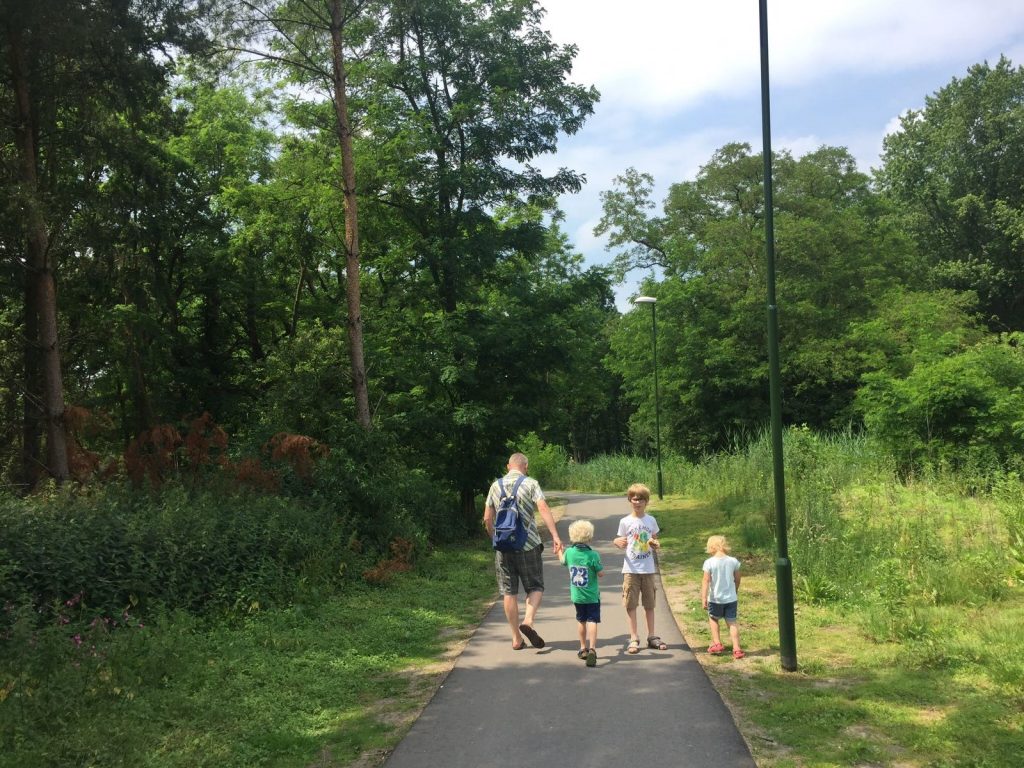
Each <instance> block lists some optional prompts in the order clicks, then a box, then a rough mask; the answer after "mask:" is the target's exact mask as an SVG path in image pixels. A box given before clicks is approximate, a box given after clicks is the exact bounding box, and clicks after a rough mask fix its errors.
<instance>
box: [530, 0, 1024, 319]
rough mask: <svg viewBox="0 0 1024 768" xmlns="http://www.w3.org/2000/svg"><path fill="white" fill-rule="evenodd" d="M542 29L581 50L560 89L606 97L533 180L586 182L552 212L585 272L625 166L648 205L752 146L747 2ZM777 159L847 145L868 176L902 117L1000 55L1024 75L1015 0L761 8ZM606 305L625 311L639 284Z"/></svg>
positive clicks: (753, 82)
mask: <svg viewBox="0 0 1024 768" xmlns="http://www.w3.org/2000/svg"><path fill="white" fill-rule="evenodd" d="M540 5H541V6H542V7H544V8H545V9H546V11H547V13H546V15H545V17H544V20H543V22H542V24H543V26H544V28H545V29H547V30H548V31H549V32H550V33H551V35H552V38H553V39H554V40H555V41H556V42H558V43H561V44H567V43H572V44H575V45H576V46H578V48H579V53H578V56H577V58H576V61H575V64H574V67H573V72H572V76H571V79H572V81H573V82H576V83H580V84H584V85H594V86H596V87H597V89H598V90H599V91H600V93H601V101H600V102H599V103H598V105H597V107H596V110H595V113H594V115H593V116H592V117H591V118H590V119H589V121H588V122H587V123H586V125H585V126H584V127H583V129H582V130H580V131H579V132H578V133H576V134H575V135H573V136H568V137H563V138H562V140H561V141H560V142H559V149H558V152H557V154H556V155H552V156H549V157H545V158H543V159H541V161H540V162H538V165H539V167H541V168H542V169H543V170H548V171H550V170H553V169H555V168H557V167H567V168H572V169H573V170H576V171H579V172H582V173H583V174H585V175H586V178H587V184H586V185H585V186H584V188H583V191H582V192H580V193H578V194H575V195H565V196H563V197H562V198H560V200H559V205H560V207H561V208H562V210H563V211H564V212H565V214H566V219H565V222H564V223H563V225H562V226H563V229H564V230H565V231H566V232H567V233H568V235H569V238H570V240H571V241H572V242H573V244H574V246H575V248H576V250H577V251H579V252H580V253H582V254H583V255H584V258H585V260H586V262H587V264H597V263H607V262H608V261H609V260H610V259H611V256H612V254H611V253H609V252H608V251H607V250H606V249H605V241H604V238H597V237H595V236H594V234H593V228H594V225H595V224H597V222H598V220H599V219H600V216H601V201H600V197H599V194H600V192H601V191H603V190H607V189H610V188H611V187H612V183H613V179H614V178H615V176H617V175H619V174H621V173H622V172H623V171H625V170H626V169H627V168H630V167H633V168H636V169H637V170H638V171H642V172H647V173H650V174H651V175H652V176H653V177H654V180H655V200H656V201H657V202H658V203H659V206H660V203H661V201H662V200H663V199H664V196H665V194H666V193H667V191H668V187H669V186H670V185H671V184H673V183H675V182H679V181H688V180H692V179H694V178H695V177H696V175H697V173H698V171H699V170H700V167H701V166H702V165H704V164H705V163H706V162H707V161H708V160H710V158H711V155H712V153H713V152H714V151H715V150H716V149H718V148H719V147H721V146H722V145H724V144H726V143H728V142H732V141H745V142H748V143H749V144H750V145H751V148H752V150H753V151H754V152H760V151H761V148H762V128H761V58H760V45H759V20H758V19H759V17H758V0H703V2H694V1H693V0H629V1H628V2H625V3H624V2H621V0H619V1H618V2H613V1H612V0H540ZM767 7H768V51H769V73H770V103H771V128H772V135H771V142H772V149H773V150H774V151H776V152H777V151H779V150H783V149H786V150H789V151H790V152H792V153H793V155H794V156H796V157H800V156H802V155H804V154H806V153H807V152H809V151H811V150H814V149H817V148H818V147H820V146H822V145H829V146H842V147H846V148H847V149H849V150H850V152H851V153H852V154H853V156H854V157H855V158H856V159H857V163H858V166H859V167H860V170H862V171H864V172H865V173H868V172H870V170H871V169H872V168H875V167H878V166H879V165H880V162H879V158H880V153H881V151H882V139H883V137H884V136H885V135H886V134H887V133H889V132H892V131H893V130H896V129H897V128H898V125H899V116H900V115H901V114H903V113H905V112H906V111H907V110H908V109H921V108H922V107H924V105H925V97H926V96H929V95H931V94H933V93H935V92H936V91H938V90H939V89H940V88H942V87H943V86H945V85H947V84H949V82H950V81H951V80H952V79H953V78H954V77H963V76H965V75H966V74H967V70H968V68H969V67H970V66H972V65H974V64H978V63H981V62H983V61H988V62H989V63H990V64H995V63H996V62H997V61H998V60H999V56H1000V55H1001V54H1003V55H1006V56H1007V57H1008V58H1009V59H1010V60H1011V61H1012V62H1013V64H1014V65H1016V66H1021V65H1024V0H767ZM639 277H641V275H636V274H634V275H631V278H633V279H631V280H629V281H627V283H626V284H625V285H623V286H622V287H620V289H619V290H618V292H617V304H618V305H619V308H620V309H622V310H625V309H628V307H629V298H630V296H631V295H632V294H635V292H636V283H635V279H638V278H639Z"/></svg>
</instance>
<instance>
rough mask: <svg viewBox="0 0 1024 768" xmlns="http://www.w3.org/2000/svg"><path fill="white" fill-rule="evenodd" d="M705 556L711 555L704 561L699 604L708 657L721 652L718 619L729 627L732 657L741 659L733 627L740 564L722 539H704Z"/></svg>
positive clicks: (738, 635) (740, 651) (737, 635)
mask: <svg viewBox="0 0 1024 768" xmlns="http://www.w3.org/2000/svg"><path fill="white" fill-rule="evenodd" d="M707 553H708V554H709V555H711V557H709V558H708V559H707V560H705V561H704V580H703V581H702V583H701V585H700V601H701V603H702V604H703V606H704V610H705V611H707V612H708V625H709V626H710V627H711V645H710V646H708V653H712V654H715V655H716V656H717V655H718V654H720V653H721V652H722V651H724V650H725V646H724V645H722V638H721V635H720V633H719V629H718V622H719V620H720V619H725V623H726V624H728V625H729V637H730V639H731V640H732V656H733V658H734V659H742V658H743V657H744V656H745V655H746V654H744V653H743V650H742V649H741V648H740V629H739V626H737V624H736V615H737V610H736V608H737V606H738V605H739V598H738V596H737V594H736V592H737V590H738V589H739V586H740V561H739V560H737V559H736V558H735V557H732V556H731V555H730V554H729V542H728V541H727V540H726V538H725V536H712V537H710V538H709V539H708V545H707Z"/></svg>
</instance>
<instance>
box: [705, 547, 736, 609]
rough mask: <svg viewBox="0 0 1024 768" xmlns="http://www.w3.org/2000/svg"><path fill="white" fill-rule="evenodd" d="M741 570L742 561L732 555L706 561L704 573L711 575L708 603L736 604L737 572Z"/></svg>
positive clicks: (714, 557) (715, 557)
mask: <svg viewBox="0 0 1024 768" xmlns="http://www.w3.org/2000/svg"><path fill="white" fill-rule="evenodd" d="M739 569H740V561H739V560H737V559H736V558H735V557H732V556H730V555H723V556H722V557H718V556H717V555H715V556H712V557H709V558H708V559H707V560H705V561H704V572H705V573H710V574H711V584H710V585H709V587H708V602H709V603H720V604H728V603H735V602H736V600H737V597H736V576H735V574H736V571H738V570H739Z"/></svg>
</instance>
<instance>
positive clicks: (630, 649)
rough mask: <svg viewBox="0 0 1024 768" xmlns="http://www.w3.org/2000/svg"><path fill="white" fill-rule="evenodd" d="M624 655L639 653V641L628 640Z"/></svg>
mask: <svg viewBox="0 0 1024 768" xmlns="http://www.w3.org/2000/svg"><path fill="white" fill-rule="evenodd" d="M626 653H640V640H638V639H633V640H630V641H629V645H628V646H626Z"/></svg>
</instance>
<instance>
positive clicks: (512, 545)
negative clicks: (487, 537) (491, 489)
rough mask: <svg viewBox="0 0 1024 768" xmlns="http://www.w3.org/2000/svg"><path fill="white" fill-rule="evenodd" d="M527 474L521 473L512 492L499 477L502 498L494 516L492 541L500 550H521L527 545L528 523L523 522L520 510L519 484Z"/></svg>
mask: <svg viewBox="0 0 1024 768" xmlns="http://www.w3.org/2000/svg"><path fill="white" fill-rule="evenodd" d="M525 479H526V475H520V476H519V479H518V480H516V482H515V485H513V486H512V493H511V494H507V493H505V485H504V484H503V483H502V482H501V478H500V477H499V478H498V481H497V482H498V488H499V489H500V490H501V498H499V499H498V510H497V515H496V517H495V518H494V537H493V539H492V543H493V544H494V548H495V549H496V550H498V551H499V552H519V551H521V550H522V548H523V547H524V546H526V534H527V533H528V531H527V527H526V525H525V524H524V523H523V515H522V514H521V513H520V511H519V496H518V494H519V486H520V485H522V484H523V480H525Z"/></svg>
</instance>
